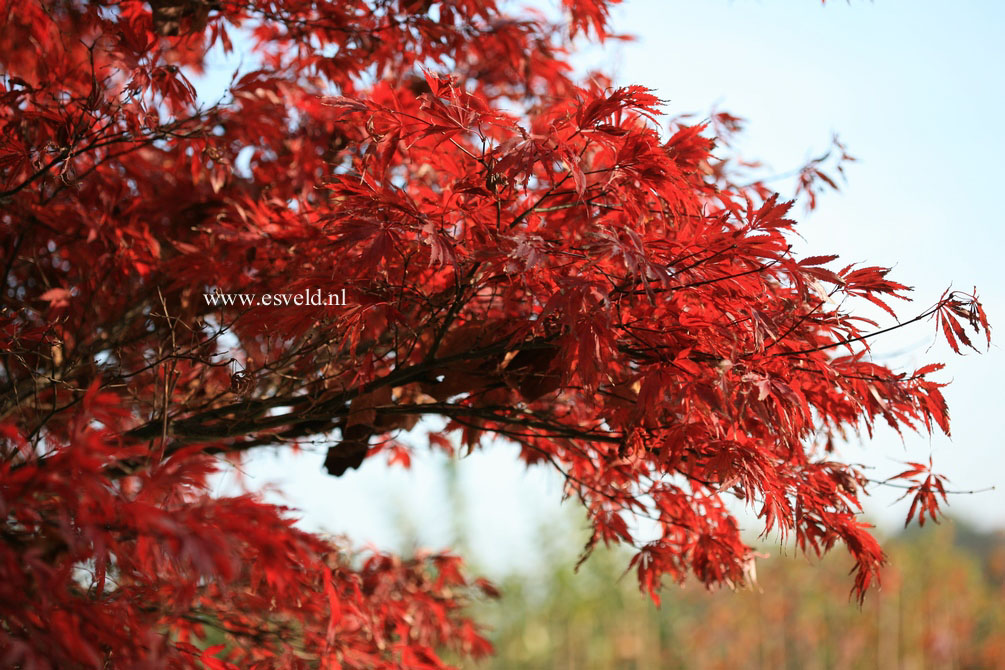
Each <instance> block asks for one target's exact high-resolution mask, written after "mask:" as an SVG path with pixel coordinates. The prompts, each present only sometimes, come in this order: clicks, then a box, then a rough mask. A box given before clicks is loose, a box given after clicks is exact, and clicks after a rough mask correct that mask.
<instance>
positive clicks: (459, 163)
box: [0, 0, 990, 668]
mask: <svg viewBox="0 0 1005 670" xmlns="http://www.w3.org/2000/svg"><path fill="white" fill-rule="evenodd" d="M611 4H612V2H610V1H608V0H563V2H562V6H563V9H564V11H565V15H566V20H565V21H564V22H559V23H553V22H551V21H549V20H548V19H546V18H545V17H544V16H543V15H537V14H532V13H529V12H525V13H522V14H520V13H511V12H510V11H509V10H508V9H507V8H505V7H500V6H497V4H496V3H495V2H493V1H492V0H365V1H364V0H346V1H340V2H328V1H324V0H315V1H307V0H260V1H256V2H251V3H247V2H241V1H235V0H212V1H210V0H153V1H152V2H150V3H145V2H137V1H135V0H126V1H121V2H119V1H115V0H104V1H102V2H82V1H80V0H25V1H24V2H12V1H11V0H4V1H3V2H2V3H0V16H2V17H3V27H2V29H0V54H2V55H0V63H2V68H3V77H2V78H0V86H2V88H0V125H2V128H3V132H2V138H0V203H2V213H0V222H2V226H0V244H2V247H0V248H2V249H3V257H2V263H0V267H2V269H3V273H4V274H3V277H4V280H3V282H2V284H0V300H2V304H3V312H2V315H0V351H2V363H3V365H2V370H0V440H2V442H0V458H2V465H0V509H2V512H3V520H2V522H0V523H2V526H0V533H2V536H3V542H2V543H0V595H2V598H0V622H2V623H0V658H2V659H3V663H4V664H5V665H7V666H9V667H22V668H52V667H58V668H75V667H116V668H120V667H121V668H125V667H177V668H184V667H207V668H225V667H242V668H268V667H318V666H321V667H333V668H335V667H342V668H396V667H407V668H438V667H443V661H442V660H441V659H440V657H439V656H438V655H437V654H438V652H437V650H438V649H440V648H443V647H449V648H452V649H454V650H455V651H456V652H458V653H460V654H462V655H471V656H479V655H482V654H485V653H488V652H489V651H490V646H489V645H488V643H487V642H486V640H485V639H484V637H483V635H482V632H481V630H480V629H479V627H478V626H477V624H476V623H474V622H472V621H470V620H469V619H468V618H466V616H465V615H464V613H463V606H464V603H465V602H466V600H467V599H468V598H470V597H473V596H475V595H477V593H479V592H483V593H487V594H490V595H491V594H492V593H493V588H492V587H491V585H489V584H487V583H486V582H484V581H481V580H473V579H471V578H470V577H467V576H465V575H464V574H463V573H462V571H461V566H460V564H459V560H458V559H457V558H456V557H455V556H453V555H450V554H432V555H425V556H418V557H415V558H413V559H408V560H405V559H401V558H397V557H394V556H390V555H382V554H374V553H370V554H364V555H358V554H357V553H355V552H354V551H353V550H352V548H351V547H350V546H349V545H347V544H346V543H345V542H344V541H341V540H333V539H331V538H326V537H321V536H317V535H312V534H309V533H306V532H303V531H301V530H298V529H297V528H295V527H294V525H293V520H292V517H291V516H290V512H289V511H288V510H284V509H281V508H277V507H274V506H270V505H266V504H264V503H263V502H261V501H260V500H259V499H257V498H255V497H254V496H251V495H245V496H237V497H216V496H213V495H211V492H210V491H209V490H208V488H207V478H208V477H209V475H210V474H212V473H213V472H214V471H216V470H217V468H218V467H219V465H218V458H219V457H221V456H223V457H226V458H229V459H233V460H238V459H240V458H241V457H242V455H243V454H246V453H248V452H250V451H252V450H254V449H255V448H258V447H263V446H269V445H277V444H280V445H283V444H285V445H289V446H290V447H291V448H295V447H297V446H298V445H301V444H304V443H305V442H308V441H310V442H312V443H322V444H324V445H325V446H326V447H327V457H326V459H325V467H326V468H327V470H328V471H329V472H330V473H332V474H333V475H340V474H342V473H344V472H345V471H346V470H348V469H350V468H354V467H358V466H359V465H360V463H361V462H362V461H363V460H364V459H365V458H367V457H372V456H373V455H375V454H378V453H386V454H388V455H389V457H390V459H391V460H392V461H395V462H401V463H404V464H406V465H407V463H408V459H409V447H408V446H407V445H405V444H403V443H402V442H400V441H399V440H398V439H397V437H398V436H399V435H400V434H401V433H402V432H404V431H408V430H411V429H412V428H414V427H415V426H416V423H417V421H418V420H419V418H420V417H422V416H440V417H444V418H445V419H446V420H447V423H446V426H445V428H444V429H443V430H439V431H434V432H433V433H431V434H429V440H428V441H429V444H430V445H431V446H432V447H434V448H437V449H444V450H447V451H453V449H454V448H455V447H454V444H455V442H454V441H452V440H451V439H449V438H450V437H451V436H453V435H456V436H458V437H459V441H460V443H461V444H462V445H463V446H464V447H466V448H467V449H475V448H478V447H479V445H482V444H485V443H486V442H487V441H489V440H491V439H493V438H496V437H499V438H504V439H506V440H510V441H512V442H514V443H517V444H519V445H520V446H521V457H522V458H523V460H524V461H526V462H527V463H538V462H541V463H544V464H546V465H547V466H549V467H553V468H555V469H557V470H558V471H560V472H561V473H562V475H563V476H564V477H565V480H566V483H567V491H568V494H569V495H570V496H572V497H575V498H576V499H578V500H579V501H580V502H581V503H582V504H583V505H584V507H585V509H586V511H587V513H588V516H589V518H590V520H591V523H592V525H593V528H594V533H593V537H592V539H591V541H590V543H589V544H588V546H587V553H588V550H589V549H590V548H592V547H593V546H594V545H596V544H597V543H600V542H603V543H615V544H617V543H623V544H627V545H632V546H635V547H636V553H635V557H634V559H633V566H634V567H635V568H636V570H637V574H638V578H639V582H640V585H641V587H642V588H643V589H645V590H647V591H648V592H649V593H650V594H652V596H653V598H657V597H658V596H657V590H658V588H659V585H660V584H661V582H662V581H664V579H670V580H675V581H682V580H683V579H685V577H686V575H687V574H689V573H693V574H694V575H695V576H696V577H697V578H698V579H700V580H701V581H702V582H704V583H706V584H708V585H710V586H714V585H719V584H738V583H742V582H744V581H745V579H746V578H747V576H748V571H749V569H750V566H751V563H752V561H753V552H752V549H751V548H750V547H749V546H748V545H747V544H746V543H745V542H744V540H743V539H742V537H741V534H740V529H739V526H738V524H737V521H736V520H735V518H734V516H733V514H732V512H731V511H730V509H729V508H728V507H727V505H726V500H727V498H730V497H736V498H739V499H740V500H742V501H745V503H746V504H748V505H750V506H752V508H753V509H754V511H755V512H756V513H757V514H758V515H759V517H760V518H761V519H762V520H763V528H764V531H765V532H766V533H769V532H781V533H782V534H783V535H787V534H790V533H791V534H793V535H794V538H795V541H796V543H797V544H798V545H799V546H800V547H801V548H802V549H803V550H804V551H807V552H815V553H818V554H819V553H822V552H824V551H826V550H828V549H830V548H831V547H832V546H833V545H834V544H836V543H837V542H842V543H843V544H844V545H845V546H846V547H847V548H848V550H849V551H850V552H851V554H852V556H853V557H854V559H855V561H856V574H855V581H854V588H855V589H856V591H857V592H858V593H859V594H862V593H864V591H865V590H866V588H867V587H868V586H869V584H870V582H871V581H872V580H873V579H874V578H875V576H876V573H877V570H878V568H879V566H880V564H881V563H882V561H883V553H882V551H881V549H880V547H879V545H878V544H877V542H876V541H875V540H874V539H873V537H872V536H871V535H870V533H869V526H868V525H867V524H865V523H863V522H862V521H861V520H860V518H859V515H858V513H859V511H860V507H859V498H860V497H861V496H862V495H863V494H864V493H866V491H865V488H864V487H865V485H866V483H867V480H866V478H865V476H864V475H863V474H862V472H860V471H859V470H857V469H856V468H855V467H854V466H853V465H852V464H849V463H846V462H844V461H842V460H841V458H840V456H839V455H838V454H837V453H836V452H835V443H836V441H838V440H839V439H840V438H841V437H843V436H844V435H846V434H848V432H849V431H857V430H860V429H861V428H863V427H864V428H865V429H866V430H867V431H869V432H870V433H871V430H872V426H873V424H874V422H876V421H879V420H883V421H885V422H887V423H889V424H890V425H892V426H894V427H895V428H897V429H898V430H899V429H901V428H903V427H906V428H911V429H924V430H929V431H931V430H933V429H936V428H937V429H940V430H943V431H946V432H948V430H949V424H948V414H947V410H946V406H945V402H944V400H943V398H942V395H941V394H940V391H939V389H940V387H942V386H943V384H942V383H940V382H937V381H933V380H931V379H930V375H931V374H932V373H934V372H936V371H937V370H938V369H939V368H940V367H941V366H940V365H938V364H932V365H926V366H924V367H922V368H921V369H919V370H917V371H914V372H911V373H905V372H898V371H895V370H891V369H888V368H887V367H886V366H884V365H881V364H878V363H875V362H873V361H872V360H871V359H870V358H869V344H870V341H871V338H872V337H873V336H874V335H880V334H882V333H884V332H886V330H889V329H882V328H880V326H879V325H877V324H876V323H873V322H872V321H870V320H869V319H867V318H864V317H863V316H860V315H856V314H855V313H853V312H852V311H851V307H850V305H851V303H849V302H847V301H848V300H850V299H864V300H867V301H870V302H871V303H873V304H875V305H876V306H878V307H879V308H881V309H883V310H885V311H886V312H889V313H890V314H891V315H894V311H893V309H892V308H891V307H890V304H891V302H892V300H895V299H902V298H904V297H905V293H906V291H907V290H908V288H907V286H905V285H903V284H900V283H897V282H895V281H893V280H891V279H889V278H888V277H887V270H886V269H884V268H880V267H856V266H846V267H843V268H842V267H839V266H837V265H835V266H831V263H832V262H833V261H835V260H836V258H835V257H833V256H813V257H808V258H801V259H800V258H797V257H795V256H794V254H793V253H792V251H791V247H790V243H789V241H788V238H787V236H788V235H789V234H790V232H791V231H792V229H793V226H794V225H795V224H794V221H793V220H792V219H790V218H788V217H789V211H790V208H791V203H789V202H785V201H783V200H782V198H781V197H780V196H779V195H777V194H775V193H773V192H772V191H771V190H770V189H769V188H768V187H767V185H766V183H765V181H764V180H763V179H761V178H754V179H753V180H748V179H746V178H745V177H743V178H741V175H747V174H748V172H749V170H748V167H749V166H746V165H744V164H742V163H739V162H738V161H735V160H731V159H730V158H729V156H728V155H726V156H723V155H720V153H719V152H718V151H716V149H715V147H716V145H717V142H718V146H719V147H728V142H729V139H730V134H732V133H735V132H736V131H737V130H739V127H740V125H741V123H740V120H739V119H737V118H736V117H733V116H730V115H728V114H725V113H715V114H713V115H712V116H711V117H710V118H709V119H708V120H707V122H705V123H700V124H697V125H688V123H686V119H671V120H665V119H664V118H663V117H662V116H661V111H660V100H659V99H658V98H657V97H656V96H655V95H654V93H653V92H651V91H648V90H646V89H644V88H642V87H639V86H629V87H620V88H619V87H614V86H613V85H612V83H611V81H610V80H609V79H607V78H606V77H605V76H604V75H602V74H599V73H593V74H590V75H588V76H586V77H585V78H582V79H578V78H576V77H574V75H573V74H572V68H571V66H570V65H569V61H568V58H569V54H570V53H571V49H572V48H573V46H574V42H575V40H577V39H600V40H603V39H607V38H611V37H616V36H614V35H612V34H611V33H610V27H609V25H608V10H609V8H610V7H609V6H610V5H611ZM238 33H239V34H240V35H241V36H242V37H241V39H242V40H246V41H248V42H250V43H251V44H253V46H254V49H255V54H256V56H255V58H256V59H257V60H256V65H255V67H254V68H253V69H252V70H251V71H249V72H247V73H246V74H244V75H243V76H239V77H237V76H235V78H234V80H233V81H232V82H231V85H230V86H229V90H228V93H227V96H226V97H225V99H223V100H221V101H219V102H217V103H215V104H202V103H200V102H199V100H198V99H197V97H196V93H195V90H194V88H193V86H192V85H191V83H190V82H189V81H188V79H187V78H186V77H187V74H186V73H189V74H191V73H192V72H198V71H200V70H201V69H202V68H203V67H204V66H205V64H206V60H207V58H208V56H207V54H208V53H209V51H210V49H211V48H213V47H221V48H223V49H224V50H230V49H232V48H233V43H232V41H231V40H232V39H234V37H233V36H234V35H235V34H238ZM667 127H668V128H669V131H668V132H667ZM832 158H835V159H836V160H838V161H839V162H838V164H837V167H838V168H840V161H842V160H847V159H848V158H849V157H848V156H847V154H846V153H845V152H844V150H843V148H842V147H841V146H840V145H839V144H836V145H835V153H834V154H833V155H832ZM828 184H830V185H833V180H832V178H831V177H830V176H828V174H827V171H826V168H825V167H824V161H823V160H815V161H813V162H812V163H811V164H810V165H808V166H807V167H806V168H804V169H803V170H802V171H801V172H800V174H799V180H798V188H799V190H800V191H801V192H802V194H803V195H808V196H809V201H810V203H811V204H813V202H814V201H813V194H814V193H815V192H816V191H817V190H818V189H819V188H820V187H821V186H826V185H828ZM316 288H322V289H323V290H324V291H325V292H326V293H327V292H329V291H332V292H337V291H340V290H341V289H345V290H346V291H347V295H348V296H349V299H348V301H347V302H348V304H345V305H343V304H338V305H327V306H316V307H314V306H312V307H308V306H304V305H295V304H279V305H276V304H272V305H265V304H261V305H244V304H241V303H237V304H231V305H227V304H221V303H216V304H213V303H212V302H211V301H209V300H208V299H207V298H206V294H211V293H227V294H233V293H245V294H257V295H264V294H273V293H275V292H278V291H282V292H284V293H288V294H294V293H303V292H304V291H307V292H310V291H312V290H315V289H316ZM920 320H934V321H935V322H936V325H937V328H939V329H941V330H942V332H943V334H944V336H945V338H946V340H947V341H948V343H949V345H950V346H951V347H952V348H953V349H954V350H956V351H959V349H960V347H961V346H971V347H972V346H974V345H973V343H972V341H971V337H973V336H972V335H968V333H967V332H966V331H965V330H964V327H965V325H966V326H970V327H971V328H972V329H973V330H974V331H975V332H976V333H977V334H983V335H984V336H985V337H987V339H988V341H990V335H989V329H988V324H987V319H986V317H985V315H984V312H983V310H982V309H981V305H980V302H979V301H978V298H977V295H976V292H974V293H964V292H959V291H954V292H947V293H946V294H944V295H943V296H941V297H940V298H939V299H938V300H937V301H936V302H935V304H934V306H932V307H931V308H930V309H927V310H925V311H923V312H922V313H921V314H920V315H918V316H917V317H915V318H913V319H910V320H907V321H905V322H903V323H898V324H897V325H896V326H894V327H895V328H896V327H900V326H901V325H906V324H907V323H912V322H914V321H920ZM898 476H899V477H901V478H903V479H905V480H907V481H908V482H909V484H907V485H905V486H907V488H908V492H909V493H910V494H911V495H912V496H913V498H914V503H915V504H914V505H913V506H912V510H911V513H912V514H913V513H915V512H918V513H919V515H922V518H923V515H924V514H925V513H927V514H928V515H929V516H930V518H935V516H936V512H937V508H938V503H939V499H940V497H942V498H944V495H945V491H944V489H943V487H942V479H940V478H939V477H938V475H936V474H935V473H933V472H932V471H931V467H930V464H929V465H928V466H926V465H922V464H915V463H912V464H911V465H910V469H909V470H907V471H906V472H904V473H901V474H900V475H898ZM632 518H648V519H651V520H652V523H653V524H654V527H655V528H657V529H658V534H657V536H655V537H653V538H648V539H647V538H643V537H636V535H638V532H637V531H635V530H634V529H633V527H632V525H631V520H632ZM210 629H212V630H216V631H219V632H222V634H223V635H224V638H225V639H226V640H227V643H226V645H216V646H212V647H210V648H208V649H202V648H201V646H200V645H199V640H200V639H203V638H204V637H205V635H206V631H207V630H210Z"/></svg>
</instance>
